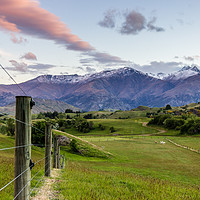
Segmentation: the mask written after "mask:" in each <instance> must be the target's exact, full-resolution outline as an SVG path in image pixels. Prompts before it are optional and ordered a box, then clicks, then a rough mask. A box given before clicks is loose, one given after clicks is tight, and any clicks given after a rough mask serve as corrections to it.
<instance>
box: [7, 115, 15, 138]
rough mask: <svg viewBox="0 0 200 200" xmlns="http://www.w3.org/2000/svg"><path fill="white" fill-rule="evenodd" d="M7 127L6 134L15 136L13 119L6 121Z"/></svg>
mask: <svg viewBox="0 0 200 200" xmlns="http://www.w3.org/2000/svg"><path fill="white" fill-rule="evenodd" d="M6 125H7V134H8V135H11V136H13V135H14V134H15V123H14V119H10V118H9V119H7V121H6Z"/></svg>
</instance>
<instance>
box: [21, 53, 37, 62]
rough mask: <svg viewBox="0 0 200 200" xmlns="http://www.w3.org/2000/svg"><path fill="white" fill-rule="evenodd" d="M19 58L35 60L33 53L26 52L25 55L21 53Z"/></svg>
mask: <svg viewBox="0 0 200 200" xmlns="http://www.w3.org/2000/svg"><path fill="white" fill-rule="evenodd" d="M21 58H25V59H27V60H37V57H36V55H35V54H33V53H31V52H28V53H26V54H25V55H23V56H22V57H21Z"/></svg>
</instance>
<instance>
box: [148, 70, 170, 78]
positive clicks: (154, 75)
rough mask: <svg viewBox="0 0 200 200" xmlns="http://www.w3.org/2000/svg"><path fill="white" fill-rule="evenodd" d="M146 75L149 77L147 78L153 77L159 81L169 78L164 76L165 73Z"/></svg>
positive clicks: (166, 75)
mask: <svg viewBox="0 0 200 200" xmlns="http://www.w3.org/2000/svg"><path fill="white" fill-rule="evenodd" d="M148 75H149V76H152V77H154V78H157V79H161V80H162V79H164V78H166V77H168V76H169V74H165V73H162V72H160V73H157V74H154V73H148Z"/></svg>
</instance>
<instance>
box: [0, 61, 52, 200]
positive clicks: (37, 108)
mask: <svg viewBox="0 0 200 200" xmlns="http://www.w3.org/2000/svg"><path fill="white" fill-rule="evenodd" d="M0 67H1V68H2V69H3V71H4V72H5V73H6V74H7V75H8V76H9V78H10V79H11V80H12V81H13V82H14V83H15V84H16V86H17V87H18V88H19V90H20V91H21V92H22V94H23V95H25V96H29V95H28V94H27V93H26V92H25V91H24V89H23V88H22V87H21V86H20V85H19V84H18V83H17V82H16V81H15V79H14V78H13V77H12V76H11V74H10V73H9V72H8V71H7V70H6V69H5V68H4V67H3V66H2V65H1V64H0ZM31 99H32V100H33V98H31ZM35 108H36V110H38V111H39V108H40V107H39V106H38V105H35ZM40 109H42V108H40ZM42 110H43V109H42ZM39 112H40V111H39ZM0 115H1V116H4V117H6V118H10V119H13V120H15V122H18V123H21V124H24V125H26V126H29V127H32V128H33V129H35V130H37V131H39V132H41V133H43V134H45V133H44V131H42V130H40V129H38V128H37V127H35V126H33V125H32V124H28V123H25V122H23V121H21V120H19V119H16V118H14V117H11V116H8V115H7V114H4V113H0ZM28 146H40V147H44V146H45V148H46V147H49V145H44V144H29V145H19V146H14V147H5V148H1V149H0V151H1V152H2V151H6V150H10V149H18V148H25V147H28ZM48 156H49V155H48ZM48 156H46V157H43V158H41V159H39V160H38V161H36V162H35V163H31V164H30V166H29V167H28V168H26V169H25V170H24V171H23V172H21V173H20V174H18V175H17V176H16V177H15V178H13V179H12V180H11V181H10V182H8V183H7V184H6V185H4V186H3V187H2V188H0V192H1V191H3V190H4V189H5V188H7V187H8V186H9V185H10V184H12V183H13V182H14V181H16V180H17V179H18V178H19V177H21V176H22V175H24V174H25V173H26V172H27V171H28V170H30V169H31V168H32V167H33V166H35V165H37V164H38V163H40V162H42V161H43V160H45V159H46V158H47V157H48ZM47 164H49V162H47V163H46V164H45V166H44V167H43V168H42V169H40V170H38V171H37V172H36V174H35V175H34V176H33V177H32V178H31V179H30V180H28V181H27V183H26V184H25V185H24V186H23V187H22V188H21V190H20V191H19V192H18V193H17V194H16V195H15V197H14V199H13V200H15V199H17V197H19V195H20V194H21V193H22V191H23V190H24V189H25V188H26V187H27V186H28V185H29V184H30V182H31V181H32V180H33V179H35V178H36V177H37V176H38V174H39V173H40V172H41V171H42V170H44V169H45V168H46V165H47ZM50 167H51V166H50ZM50 167H49V168H48V169H47V171H49V169H50ZM45 170H46V169H45ZM45 173H46V172H45ZM43 179H44V175H43V176H42V177H41V178H40V179H39V181H38V182H37V183H36V185H35V186H34V188H33V189H31V191H30V193H29V194H28V197H27V199H29V197H30V196H31V194H32V192H33V191H34V190H35V188H36V187H37V186H38V184H39V183H40V182H41V181H42V180H43Z"/></svg>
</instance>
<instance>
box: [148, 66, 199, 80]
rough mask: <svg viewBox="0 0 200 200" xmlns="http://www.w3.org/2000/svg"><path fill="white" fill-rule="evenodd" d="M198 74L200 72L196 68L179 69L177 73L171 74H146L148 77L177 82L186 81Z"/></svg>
mask: <svg viewBox="0 0 200 200" xmlns="http://www.w3.org/2000/svg"><path fill="white" fill-rule="evenodd" d="M197 74H200V70H199V69H198V68H197V67H196V66H192V67H190V66H185V67H183V68H182V69H180V70H179V71H177V72H174V73H171V74H165V73H162V72H160V73H157V74H155V73H148V75H149V76H151V77H154V78H157V79H161V80H179V79H186V78H188V77H190V76H194V75H197Z"/></svg>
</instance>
